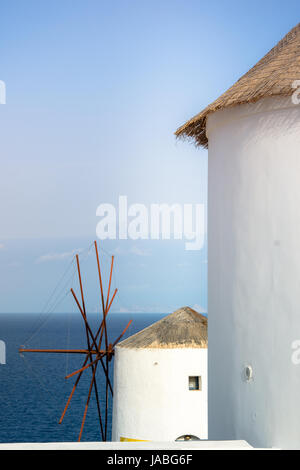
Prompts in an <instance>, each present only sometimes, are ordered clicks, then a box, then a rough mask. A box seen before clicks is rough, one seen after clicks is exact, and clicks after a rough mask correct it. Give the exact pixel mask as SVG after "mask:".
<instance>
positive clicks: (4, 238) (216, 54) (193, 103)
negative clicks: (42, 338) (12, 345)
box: [0, 0, 300, 312]
mask: <svg viewBox="0 0 300 470" xmlns="http://www.w3.org/2000/svg"><path fill="white" fill-rule="evenodd" d="M299 13H300V4H299V2H298V1H288V0H287V1H286V2H285V3H284V8H283V7H282V2H279V1H263V0H261V1H256V0H254V1H252V2H251V3H249V2H240V1H226V2H224V1H223V0H222V1H221V0H220V1H210V2H207V1H205V2H204V1H201V0H164V1H156V0H152V1H148V0H139V1H134V0H115V1H114V2H108V1H102V0H87V1H77V0H63V1H62V0H60V1H58V0H52V1H51V2H50V1H42V2H41V1H40V0H34V1H32V0H26V2H25V1H23V0H20V1H16V0H12V1H10V2H4V1H3V0H0V80H3V81H5V83H6V87H7V103H6V105H0V122H1V128H0V136H1V140H0V165H1V166H0V191H1V194H0V195H1V197H0V220H1V222H0V224H1V225H0V312H13V311H24V312H31V311H37V312H38V311H39V310H40V309H41V308H42V306H43V304H44V303H45V302H46V300H47V298H48V297H49V293H50V292H51V290H52V289H53V287H54V285H55V284H56V282H57V281H58V279H59V278H60V276H61V274H62V273H63V272H64V270H65V269H66V267H67V265H68V263H69V262H70V259H71V257H72V254H73V252H74V250H77V249H83V248H86V247H88V246H89V245H90V243H91V242H92V241H93V239H94V238H95V230H96V224H97V221H98V218H97V217H96V208H97V206H98V205H99V204H100V203H103V202H108V203H112V204H115V205H116V204H117V201H118V197H119V195H127V197H128V201H129V203H130V204H131V203H143V204H146V205H147V204H150V203H168V204H171V203H205V204H206V189H207V188H206V176H207V153H206V151H204V150H200V149H196V148H194V147H193V146H192V145H190V144H188V143H184V142H176V140H175V138H174V135H173V132H174V131H175V130H176V128H177V127H178V126H179V125H181V124H182V123H183V122H185V120H187V119H188V118H190V117H191V116H193V115H194V114H196V113H197V112H199V111H200V110H201V109H202V108H203V107H205V106H206V105H207V104H208V103H209V102H211V101H212V100H213V99H215V98H217V97H218V96H219V95H220V94H221V93H222V92H223V91H225V90H226V89H227V88H228V87H229V86H231V85H232V84H233V82H235V81H236V80H237V79H238V78H239V77H240V76H241V75H242V74H243V73H245V72H246V71H247V70H248V69H249V68H250V67H251V66H252V65H254V64H255V63H256V62H257V60H259V59H260V58H261V57H262V56H263V55H264V54H265V53H266V52H268V50H269V49H270V48H271V47H273V46H274V45H275V43H276V42H277V41H278V40H280V39H281V38H282V37H283V36H284V34H286V33H287V32H288V31H289V30H290V29H291V28H292V27H293V26H294V25H295V24H297V23H298V22H299V19H300V15H299ZM103 247H104V248H105V249H107V250H108V251H111V252H114V253H116V263H117V266H118V269H119V278H118V287H119V288H120V298H119V300H118V304H116V307H115V310H116V311H125V310H134V311H149V312H150V311H161V312H164V311H169V310H171V309H174V308H176V307H180V306H182V305H186V304H187V305H191V306H193V305H195V304H197V305H199V306H202V307H203V308H204V309H206V266H207V255H206V246H205V248H204V249H203V250H202V251H201V252H187V251H185V250H184V246H183V243H182V242H181V241H147V240H138V241H137V242H132V241H118V240H116V241H115V242H110V241H107V242H104V244H103ZM91 266H92V265H91ZM87 271H88V272H89V276H90V277H91V279H93V267H88V264H87ZM89 285H90V286H91V285H93V281H92V280H91V281H90V284H89ZM90 295H91V297H90V299H91V304H90V308H91V309H94V308H95V307H94V305H96V304H97V299H96V294H95V292H91V294H90ZM121 297H122V298H123V301H122V300H121ZM61 308H62V309H66V310H68V308H69V307H68V306H61Z"/></svg>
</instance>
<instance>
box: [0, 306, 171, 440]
mask: <svg viewBox="0 0 300 470" xmlns="http://www.w3.org/2000/svg"><path fill="white" fill-rule="evenodd" d="M163 316H164V315H159V314H131V315H130V314H112V315H110V317H109V319H108V323H109V341H110V342H113V341H114V339H116V338H117V337H118V336H119V334H120V333H121V331H122V330H123V329H124V328H125V326H126V324H127V323H128V321H129V320H130V319H132V320H133V322H132V324H131V326H130V328H129V330H128V331H127V332H126V334H125V336H124V338H125V337H128V336H131V335H132V334H134V333H136V332H138V331H140V330H142V329H143V328H145V327H146V326H148V325H150V324H152V323H154V322H155V321H158V320H159V319H160V318H162V317H163ZM89 320H90V323H91V325H92V326H93V328H94V331H95V330H96V329H97V325H98V324H99V317H98V316H97V315H96V314H90V315H89ZM32 335H33V336H32ZM31 336H32V337H31ZM30 337H31V338H30ZM29 338H30V339H29ZM28 339H29V341H28V343H26V347H31V348H61V349H65V348H85V347H86V342H85V330H84V326H83V322H82V319H81V318H80V316H79V315H77V314H74V313H73V314H65V313H64V314H58V313H55V314H52V315H51V316H50V317H49V318H47V317H45V315H41V316H40V315H38V314H9V315H8V314H0V340H2V341H5V343H6V364H5V365H1V364H0V442H51V441H52V442H54V441H56V442H58V441H76V440H77V438H78V434H79V430H80V426H81V420H82V416H83V413H84V407H85V403H86V399H87V395H88V389H89V384H90V380H91V373H92V372H91V369H89V370H87V371H85V372H84V374H83V375H82V377H81V380H80V383H79V385H78V387H77V390H76V392H75V394H74V396H73V399H72V402H71V405H70V406H69V409H68V411H67V413H66V415H65V418H64V421H63V423H62V424H58V421H59V418H60V416H61V413H62V411H63V409H64V406H65V403H66V401H67V398H68V396H69V394H70V392H71V390H72V386H73V384H74V382H75V379H76V377H75V378H74V377H72V378H70V379H68V380H65V376H66V375H67V374H68V373H71V372H72V371H74V370H76V369H78V368H80V367H81V365H82V363H83V360H84V357H83V356H81V355H77V354H76V355H75V354H73V355H70V354H69V355H62V354H51V355H50V354H37V353H31V354H30V353H26V354H24V355H23V356H24V357H21V356H20V354H19V353H18V349H19V347H20V346H21V345H23V344H25V342H26V341H27V340H28ZM110 365H111V370H110V376H111V380H113V360H112V361H111V363H110ZM98 371H99V372H97V374H98V375H97V382H98V387H99V389H100V396H101V397H102V398H101V404H102V407H103V406H104V397H105V394H104V393H103V390H104V389H103V385H104V383H105V382H104V375H103V373H102V371H101V367H100V366H99V367H98ZM101 389H102V392H101ZM102 409H103V410H104V408H102ZM111 421H112V399H111V398H110V402H109V426H108V430H109V432H108V439H110V438H111ZM97 440H98V441H99V440H101V434H100V429H99V423H98V415H97V409H96V402H95V399H94V393H93V394H92V399H91V402H90V406H89V409H88V413H87V418H86V422H85V427H84V431H83V435H82V441H97Z"/></svg>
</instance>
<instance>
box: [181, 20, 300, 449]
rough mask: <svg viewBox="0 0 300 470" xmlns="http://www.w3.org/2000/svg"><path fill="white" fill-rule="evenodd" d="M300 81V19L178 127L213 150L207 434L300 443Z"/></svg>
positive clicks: (276, 443)
mask: <svg viewBox="0 0 300 470" xmlns="http://www.w3.org/2000/svg"><path fill="white" fill-rule="evenodd" d="M296 79H297V80H298V82H297V81H295V80H296ZM299 80H300V24H299V25H298V26H296V27H295V28H294V29H293V30H292V31H290V33H289V34H288V35H287V36H286V37H285V38H284V39H283V40H282V41H280V42H279V44H278V45H277V46H276V47H274V48H273V49H272V50H271V51H270V52H269V53H268V54H267V55H266V56H265V57H264V58H263V59H262V60H261V61H260V62H258V64H256V66H255V67H253V68H252V69H251V70H250V71H249V72H248V73H247V74H246V75H244V76H243V77H242V78H241V79H240V80H239V81H238V82H237V83H236V84H235V85H233V86H232V87H231V88H230V89H229V90H228V91H227V92H226V93H224V94H223V95H222V96H221V97H220V98H219V99H217V100H216V101H215V102H214V103H212V104H211V105H209V106H208V107H207V108H206V109H205V110H204V111H203V112H202V113H200V114H199V115H197V116H195V118H193V119H192V120H190V121H189V122H188V123H187V124H186V125H185V126H182V128H180V129H179V130H178V131H177V135H183V136H184V135H185V136H191V137H193V138H194V139H196V141H197V142H198V144H201V145H203V146H207V145H208V150H209V151H208V173H209V174H208V316H209V357H208V364H209V366H208V370H209V387H208V390H209V438H210V439H246V440H248V441H249V442H250V444H252V445H254V446H260V447H271V446H277V447H282V448H294V447H297V448H299V447H300V407H299V393H300V365H298V364H299V361H297V360H293V353H294V356H295V353H297V351H294V350H293V348H297V347H298V349H299V345H300V341H299V339H300V105H299V102H300V100H299V92H298V90H297V89H296V87H297V86H298V87H299V85H300V81H299ZM292 95H293V96H292ZM297 341H298V342H297ZM298 352H299V351H298ZM296 355H297V354H296ZM298 358H299V354H298ZM296 359H297V358H296Z"/></svg>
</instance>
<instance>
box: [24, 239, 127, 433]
mask: <svg viewBox="0 0 300 470" xmlns="http://www.w3.org/2000/svg"><path fill="white" fill-rule="evenodd" d="M94 245H95V253H96V260H97V268H98V276H99V284H100V296H101V307H102V320H101V318H100V320H101V321H100V325H99V326H98V328H97V330H96V333H95V334H94V333H93V331H92V328H91V326H90V324H89V322H88V318H87V313H86V307H85V299H84V292H83V283H82V277H81V271H80V263H79V256H78V255H76V262H77V272H78V281H79V288H80V296H81V302H80V301H79V299H78V297H77V295H76V293H75V291H74V290H73V288H71V293H72V295H73V298H74V300H75V302H76V304H77V307H78V309H79V312H80V314H81V317H82V319H83V322H84V327H85V336H86V342H87V347H86V348H85V349H84V348H80V349H79V348H78V349H41V348H39V349H32V348H24V347H22V348H20V349H19V352H20V353H25V352H31V353H50V354H82V355H84V356H85V359H84V361H83V364H82V366H81V368H80V369H78V370H76V371H74V372H72V373H71V374H69V375H67V376H66V377H65V378H66V379H68V378H70V377H73V376H75V375H77V377H76V380H75V383H74V385H73V388H72V391H71V393H70V395H69V397H68V400H67V403H66V405H65V408H64V410H63V412H62V415H61V417H60V420H59V423H62V421H63V419H64V417H65V414H66V412H67V410H68V408H69V405H70V403H71V400H72V397H73V395H74V393H75V391H76V388H77V386H78V384H79V381H80V379H81V377H82V374H83V373H84V372H85V371H86V370H87V369H91V374H92V377H91V381H90V385H89V390H88V395H87V400H86V404H85V408H84V413H83V418H82V422H81V428H80V433H79V437H78V441H80V440H81V437H82V433H83V429H84V424H85V420H86V416H87V411H88V407H89V404H90V400H91V396H92V390H93V389H94V392H95V399H96V403H97V411H98V420H99V426H100V433H101V437H102V440H103V441H106V440H107V430H108V406H109V393H110V394H111V396H113V388H112V384H111V381H110V378H109V364H110V361H111V359H112V357H113V355H114V348H115V346H116V344H117V343H118V342H119V341H120V339H121V338H122V337H123V335H124V334H125V332H126V331H127V329H128V328H129V326H130V324H131V321H130V322H129V323H128V324H127V326H126V328H125V329H124V330H123V331H122V333H121V334H120V335H119V336H118V338H117V339H116V340H115V341H114V342H113V343H109V341H108V329H107V321H106V320H107V315H108V313H109V311H110V308H111V306H112V303H113V301H114V299H115V296H116V294H117V289H115V290H114V292H113V295H112V296H111V297H110V291H111V282H112V273H113V267H114V256H112V259H111V266H110V275H109V282H108V289H107V294H106V298H105V296H104V291H103V282H102V273H101V267H100V258H99V253H98V247H97V242H96V241H95V242H94ZM103 337H104V345H103V346H102V340H103ZM99 363H100V364H101V367H102V370H103V372H104V375H105V391H104V390H103V394H104V393H105V400H104V403H105V409H104V413H103V412H102V410H101V404H100V399H99V389H98V384H97V369H98V365H99ZM103 388H104V387H103ZM103 416H104V419H103Z"/></svg>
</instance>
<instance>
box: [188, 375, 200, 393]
mask: <svg viewBox="0 0 300 470" xmlns="http://www.w3.org/2000/svg"><path fill="white" fill-rule="evenodd" d="M189 390H202V380H201V376H196V375H193V376H190V377H189Z"/></svg>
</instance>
